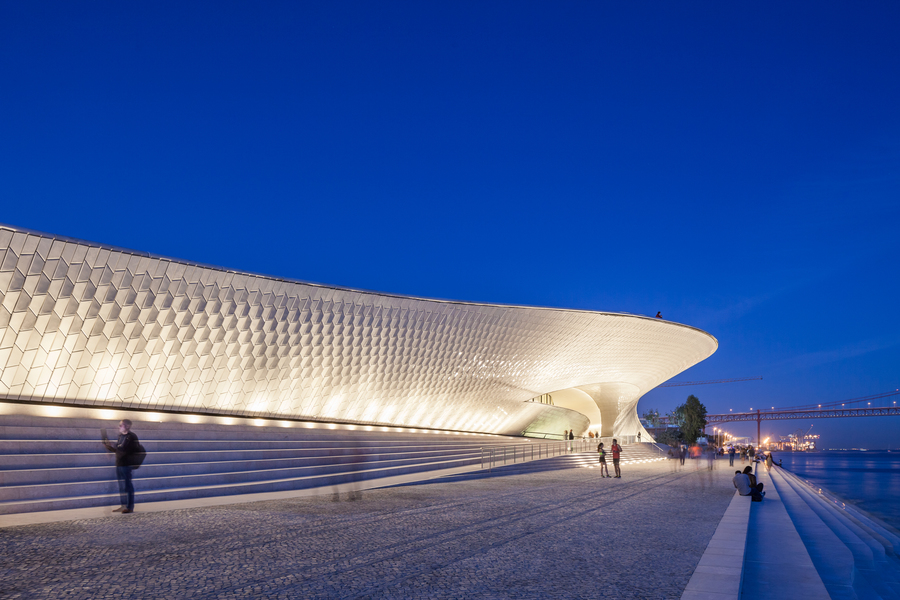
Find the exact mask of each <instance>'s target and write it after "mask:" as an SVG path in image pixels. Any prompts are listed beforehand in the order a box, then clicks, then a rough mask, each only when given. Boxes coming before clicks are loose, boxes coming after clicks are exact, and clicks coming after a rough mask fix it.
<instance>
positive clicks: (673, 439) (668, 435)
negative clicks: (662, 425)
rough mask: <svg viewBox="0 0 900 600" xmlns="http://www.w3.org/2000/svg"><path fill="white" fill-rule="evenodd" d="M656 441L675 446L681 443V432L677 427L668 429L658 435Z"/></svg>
mask: <svg viewBox="0 0 900 600" xmlns="http://www.w3.org/2000/svg"><path fill="white" fill-rule="evenodd" d="M656 441H657V442H659V443H660V444H666V445H667V446H672V447H673V448H675V447H677V446H678V445H679V444H680V443H681V432H680V431H679V430H677V429H675V428H669V429H666V430H665V431H663V432H662V433H660V434H659V435H658V436H656Z"/></svg>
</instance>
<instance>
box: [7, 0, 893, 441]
mask: <svg viewBox="0 0 900 600" xmlns="http://www.w3.org/2000/svg"><path fill="white" fill-rule="evenodd" d="M898 23H900V3H897V2H894V1H890V2H888V1H884V2H878V1H873V2H865V3H847V2H816V3H813V2H795V3H774V2H761V3H760V2H754V3H750V2H691V3H680V2H678V3H676V2H616V3H613V2H521V1H517V2H501V1H494V2H462V1H454V2H411V1H407V2H358V3H357V2H342V1H336V2H319V3H313V2H252V3H251V2H245V3H239V2H208V3H204V2H187V3H186V2H100V1H98V2H55V3H54V2H39V1H38V2H11V1H3V2H0V222H5V223H9V224H12V225H17V226H21V227H28V228H32V229H37V230H41V231H47V232H52V233H58V234H64V235H69V236H72V237H78V238H83V239H87V240H92V241H98V242H104V243H109V244H115V245H119V246H125V247H129V248H135V249H138V250H144V251H149V252H153V253H157V254H163V255H168V256H173V257H179V258H185V259H190V260H195V261H200V262H206V263H212V264H218V265H223V266H227V267H231V268H236V269H243V270H249V271H254V272H262V273H268V274H274V275H278V276H283V277H291V278H296V279H301V280H306V281H316V282H323V283H330V284H336V285H342V286H350V287H358V288H366V289H372V290H379V291H386V292H393V293H398V294H411V295H416V296H426V297H438V298H453V299H462V300H473V301H484V302H499V303H513V304H531V305H542V306H558V307H570V308H582V309H591V310H602V311H619V312H628V313H636V314H645V315H655V314H656V312H657V311H662V314H663V316H664V317H665V318H667V319H670V320H673V321H677V322H681V323H687V324H690V325H694V326H696V327H699V328H702V329H704V330H707V331H709V332H710V333H712V334H713V335H715V336H716V337H717V338H718V340H719V343H720V346H719V350H718V352H716V354H714V355H713V356H712V357H711V358H710V359H708V360H707V361H705V362H704V363H702V364H700V365H698V366H696V367H694V368H693V369H691V370H689V371H688V372H686V373H683V374H682V375H680V376H679V377H678V378H677V379H681V380H705V379H715V378H726V377H744V376H753V375H762V376H763V377H764V380H763V381H756V382H748V383H737V384H729V385H708V386H702V387H697V388H669V389H658V390H655V391H652V392H650V393H649V394H648V395H647V396H646V397H645V398H644V399H643V400H642V401H641V403H640V407H639V408H640V409H641V410H642V411H643V410H646V409H647V408H654V407H655V408H658V409H660V410H661V411H662V412H666V411H668V410H671V409H672V408H674V406H675V405H676V404H678V403H680V402H681V401H683V400H684V398H685V397H686V396H687V395H688V394H689V393H692V392H693V393H694V394H696V395H697V396H698V397H699V398H700V400H701V401H702V402H704V403H705V404H706V406H707V407H708V408H709V409H710V411H711V412H720V411H722V412H727V411H728V409H729V408H733V409H735V410H746V409H748V408H749V407H751V406H755V405H757V404H765V405H768V406H778V405H781V406H789V405H796V404H806V403H810V402H818V401H833V400H841V399H845V398H853V397H858V396H863V395H867V394H873V393H878V392H884V391H889V390H894V389H897V388H900V368H898V367H900V324H898V323H900V317H898V315H900V307H898V300H900V283H898V272H900V270H898V266H897V258H898V251H900V243H898V239H900V236H898V231H897V229H898V224H900V35H898V33H897V25H898ZM811 423H812V421H810V423H806V422H805V421H804V422H798V421H784V422H779V423H769V424H766V425H765V426H764V430H763V435H764V436H765V435H775V434H786V433H788V432H790V431H792V430H794V429H797V428H798V427H801V426H803V427H804V429H805V428H806V427H808V425H809V424H811ZM731 430H732V431H733V432H734V433H742V432H748V433H749V432H750V431H754V432H755V425H754V426H749V425H747V426H743V427H742V426H740V425H735V426H733V427H731ZM815 431H818V432H819V433H821V434H823V444H822V445H823V446H825V447H836V446H847V445H854V446H855V445H866V446H870V447H877V446H888V445H890V444H893V445H894V446H896V445H897V444H898V443H900V441H898V439H900V436H898V433H900V418H896V417H894V418H880V419H846V420H819V421H817V422H816V426H815V428H814V432H815Z"/></svg>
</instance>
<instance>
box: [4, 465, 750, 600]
mask: <svg viewBox="0 0 900 600" xmlns="http://www.w3.org/2000/svg"><path fill="white" fill-rule="evenodd" d="M609 484H610V481H609V480H605V479H600V478H599V477H598V475H597V471H596V470H591V469H587V468H570V469H563V470H559V471H540V472H534V473H523V474H520V475H513V476H505V477H495V478H488V479H473V480H459V481H441V480H438V481H435V482H432V483H428V484H423V485H416V486H405V487H393V488H385V489H376V490H366V491H362V492H360V493H359V494H357V495H351V494H349V493H341V494H340V495H339V496H338V497H337V498H332V496H331V495H327V496H311V497H302V498H291V499H276V500H267V501H261V502H253V503H247V504H234V505H225V506H210V507H203V508H192V509H184V510H171V511H162V512H153V513H141V510H140V509H141V507H140V505H138V507H137V512H136V513H134V514H132V515H110V516H109V517H107V518H97V519H83V520H78V521H71V522H64V523H43V524H35V525H27V526H16V527H8V528H5V529H3V530H2V534H3V535H2V538H0V549H2V552H0V590H2V592H0V596H3V597H4V598H5V597H10V598H15V597H21V598H36V597H39V598H46V599H48V600H55V599H57V598H67V599H75V600H80V599H85V600H87V599H91V600H93V599H94V598H126V597H127V598H136V597H140V598H186V597H195V598H204V599H223V600H224V599H237V598H240V599H249V598H254V599H256V598H291V599H296V598H381V599H393V598H397V599H404V600H405V599H418V598H440V599H444V598H479V599H481V598H526V599H541V600H544V599H555V598H559V599H565V600H571V599H572V598H599V597H608V598H622V599H640V600H644V599H649V598H652V599H676V598H680V597H681V596H682V594H683V593H684V591H685V587H686V585H687V583H688V580H689V579H690V577H691V574H692V573H693V572H694V571H695V569H696V568H697V566H698V563H699V561H700V558H701V556H702V555H703V553H704V550H705V549H706V548H707V546H708V545H709V541H710V538H711V537H712V535H713V532H714V531H715V530H716V527H717V526H718V523H719V521H720V519H721V517H722V515H723V514H724V513H725V510H726V508H727V507H728V505H729V502H730V500H731V496H732V495H733V488H732V487H731V482H730V477H729V476H728V473H727V469H725V470H719V471H716V472H713V473H712V474H710V475H707V474H700V473H697V472H693V471H682V472H677V473H672V472H670V469H669V467H668V466H667V465H665V464H660V463H655V464H654V463H650V464H646V465H634V466H632V467H630V468H629V478H628V479H626V480H621V481H616V482H615V485H609ZM334 500H337V501H334ZM648 541H652V542H649V543H648ZM710 576H716V575H715V574H712V573H711V574H710ZM698 598H699V596H698Z"/></svg>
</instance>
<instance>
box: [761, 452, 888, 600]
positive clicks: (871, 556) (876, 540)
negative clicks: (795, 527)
mask: <svg viewBox="0 0 900 600" xmlns="http://www.w3.org/2000/svg"><path fill="white" fill-rule="evenodd" d="M773 477H774V478H776V480H777V481H778V482H779V483H780V485H781V486H782V487H790V488H791V489H792V490H794V491H795V492H796V494H797V496H798V497H800V498H802V499H803V500H804V502H805V503H806V505H807V506H808V507H809V509H810V510H811V511H813V512H814V513H815V514H816V515H817V516H818V517H819V519H821V522H822V523H823V524H825V525H826V526H827V527H828V528H829V529H830V530H831V531H832V532H833V533H834V536H835V537H836V538H837V539H838V540H839V541H838V542H837V544H835V547H837V546H840V547H843V548H846V549H847V551H849V552H850V553H851V554H852V560H853V564H854V567H855V575H856V577H855V579H854V589H856V591H857V595H858V596H859V597H860V598H883V599H895V598H900V560H898V559H897V556H896V554H895V550H894V548H893V544H892V542H891V540H890V538H891V537H895V536H894V535H893V534H892V533H891V532H890V531H888V530H887V529H885V528H884V527H883V526H882V525H880V524H878V523H876V522H875V521H873V520H871V519H870V518H868V517H866V516H864V515H862V514H861V513H859V512H858V511H855V510H853V509H852V508H850V507H847V506H846V505H845V504H844V503H843V502H839V501H836V500H835V499H831V498H829V497H827V496H826V495H825V494H824V493H817V491H818V490H816V489H814V488H812V487H810V486H809V485H808V484H807V483H806V482H804V481H803V480H801V479H800V478H798V477H797V476H796V475H793V474H792V473H790V472H789V471H784V470H781V469H775V470H773ZM804 543H807V547H810V545H812V544H815V542H814V541H813V540H807V539H806V538H805V537H804Z"/></svg>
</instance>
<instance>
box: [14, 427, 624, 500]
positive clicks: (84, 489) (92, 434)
mask: <svg viewBox="0 0 900 600" xmlns="http://www.w3.org/2000/svg"><path fill="white" fill-rule="evenodd" d="M98 414H99V413H98ZM182 417H183V418H184V419H187V418H188V417H186V416H182ZM179 418H181V417H179ZM203 419H206V421H203V422H196V423H191V422H185V421H184V420H182V421H173V420H171V419H169V420H167V421H166V420H164V421H161V422H153V421H151V420H148V421H146V422H145V421H138V420H137V419H134V421H135V426H134V431H135V433H136V434H137V435H138V436H139V438H140V440H141V443H142V444H143V445H144V447H145V448H146V449H147V452H148V454H147V458H146V460H145V462H144V464H143V466H142V467H141V468H140V469H139V470H137V471H135V474H134V484H135V490H136V494H137V501H138V502H142V501H162V500H180V499H191V498H200V497H213V496H229V495H237V494H253V493H257V492H284V491H293V490H304V489H309V488H314V487H321V486H331V485H338V484H341V483H346V482H348V481H356V480H369V479H377V478H382V477H394V476H405V475H409V474H417V475H422V476H423V477H424V476H427V475H425V474H426V473H427V472H428V471H440V470H444V469H457V468H463V469H470V468H471V469H477V468H480V467H481V465H482V464H483V460H484V457H485V456H486V455H490V454H491V453H492V454H493V456H495V457H497V458H499V457H500V456H501V453H502V455H504V456H505V457H506V460H511V461H513V462H521V461H522V460H531V458H532V457H534V458H545V457H547V456H550V455H560V454H563V453H565V452H566V450H567V448H568V447H572V448H576V449H585V448H589V445H588V444H585V443H581V442H580V441H577V440H576V441H573V442H572V443H571V444H570V445H568V446H567V445H564V444H563V443H562V442H552V441H550V442H548V441H544V440H536V439H527V438H511V437H506V436H495V435H481V434H478V435H471V434H470V435H460V434H454V433H450V432H433V431H432V432H423V431H421V430H420V431H405V430H403V429H396V428H395V429H389V430H387V431H385V430H383V429H382V430H378V428H368V427H350V426H339V425H334V426H330V425H325V426H322V425H316V428H309V427H307V426H306V425H303V424H297V423H290V424H288V425H289V426H285V427H282V426H278V425H273V424H272V423H273V422H272V421H265V422H264V423H266V425H258V424H257V423H256V421H255V420H252V421H251V420H247V419H243V420H241V419H229V420H230V421H237V424H232V425H224V424H222V423H220V422H215V423H210V422H208V421H209V419H208V418H207V417H203ZM251 423H252V425H251ZM101 428H105V429H106V430H107V433H108V435H109V436H110V437H111V438H112V437H113V436H114V435H115V433H116V431H115V430H116V422H114V421H108V420H103V419H84V418H79V419H61V418H52V417H35V416H23V415H0V513H7V514H9V513H16V512H33V511H42V510H56V509H65V508H78V507H88V506H102V505H112V504H118V502H119V496H118V484H117V481H116V475H115V468H114V466H113V465H114V456H113V455H112V454H111V453H109V452H107V451H106V450H105V449H104V448H103V446H102V444H101V443H100V430H101ZM625 456H626V453H623V457H625Z"/></svg>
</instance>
